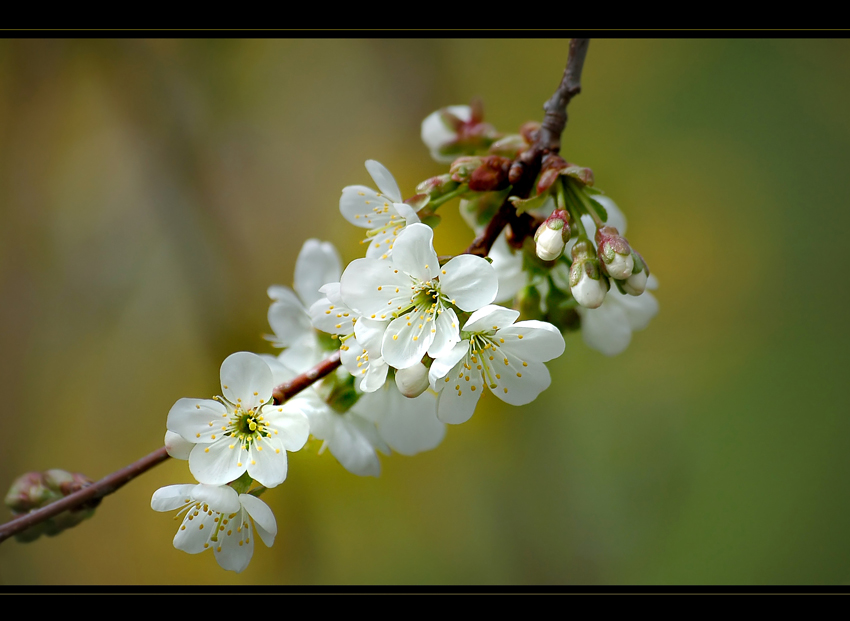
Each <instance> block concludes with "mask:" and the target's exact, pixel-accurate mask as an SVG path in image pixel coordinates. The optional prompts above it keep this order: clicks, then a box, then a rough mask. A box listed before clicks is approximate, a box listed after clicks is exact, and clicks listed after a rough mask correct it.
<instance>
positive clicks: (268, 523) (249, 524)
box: [151, 484, 277, 573]
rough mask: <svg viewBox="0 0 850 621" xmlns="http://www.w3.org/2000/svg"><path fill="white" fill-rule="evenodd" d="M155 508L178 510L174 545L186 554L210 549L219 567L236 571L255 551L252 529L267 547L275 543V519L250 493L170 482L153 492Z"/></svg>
mask: <svg viewBox="0 0 850 621" xmlns="http://www.w3.org/2000/svg"><path fill="white" fill-rule="evenodd" d="M151 508H152V509H153V510H154V511H174V510H175V509H178V510H179V512H178V514H177V516H176V517H175V519H177V518H179V517H180V515H181V514H182V515H183V522H182V523H181V524H180V527H179V528H178V529H177V534H176V535H174V547H175V548H177V549H178V550H183V551H184V552H188V553H189V554H198V553H199V552H203V551H204V550H207V549H209V548H212V550H213V553H214V554H215V560H216V561H218V564H219V565H221V567H222V568H224V569H227V570H230V571H235V572H236V573H239V572H241V571H243V570H244V569H245V568H246V567H248V563H250V562H251V556H252V555H253V553H254V528H256V529H257V534H259V535H260V539H262V540H263V543H264V544H266V546H267V547H271V545H272V544H273V543H274V538H275V535H277V522H276V521H275V519H274V514H273V513H272V510H271V509H269V507H268V505H267V504H266V503H264V502H263V501H262V500H260V499H259V498H257V497H255V496H252V495H251V494H237V493H236V490H234V489H233V488H232V487H228V486H226V485H220V486H214V485H203V484H201V485H169V486H167V487H162V488H160V489H158V490H157V491H155V492H154V493H153V496H152V497H151Z"/></svg>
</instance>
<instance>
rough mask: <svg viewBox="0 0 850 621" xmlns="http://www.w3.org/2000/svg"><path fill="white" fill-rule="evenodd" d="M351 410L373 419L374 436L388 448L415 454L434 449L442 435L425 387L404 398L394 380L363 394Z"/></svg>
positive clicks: (433, 401)
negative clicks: (412, 396) (415, 394)
mask: <svg viewBox="0 0 850 621" xmlns="http://www.w3.org/2000/svg"><path fill="white" fill-rule="evenodd" d="M351 412H352V413H354V414H357V415H358V416H361V417H362V418H364V419H367V420H370V421H373V423H374V424H375V425H377V428H378V435H379V436H380V438H381V440H382V441H384V442H386V443H387V444H388V445H389V446H390V447H391V448H392V450H394V451H395V452H396V453H401V454H402V455H416V454H417V453H421V452H423V451H430V450H431V449H433V448H436V447H437V446H438V445H439V444H440V442H442V441H443V438H444V437H445V435H446V426H445V424H443V423H442V422H441V421H440V420H438V419H437V398H436V395H435V394H434V393H433V392H431V391H430V390H427V391H425V392H423V393H422V394H420V395H419V396H418V397H414V398H410V397H405V396H404V395H402V394H401V392H399V390H398V387H397V386H396V385H395V382H392V381H388V382H386V383H385V384H384V385H383V386H382V387H381V389H380V390H377V391H376V392H371V393H368V394H365V395H363V396H362V397H360V399H359V400H358V401H357V403H355V404H354V406H353V407H352V408H351Z"/></svg>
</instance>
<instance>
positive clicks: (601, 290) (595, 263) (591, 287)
mask: <svg viewBox="0 0 850 621" xmlns="http://www.w3.org/2000/svg"><path fill="white" fill-rule="evenodd" d="M572 255H573V265H572V267H571V268H570V292H571V293H572V294H573V297H574V298H575V300H576V302H578V303H579V304H581V305H582V306H584V307H585V308H599V307H600V306H602V302H603V301H604V300H605V294H606V293H608V281H607V280H606V279H605V276H604V275H603V274H602V273H601V271H600V269H599V259H597V258H596V253H595V252H594V250H593V245H592V244H591V243H590V240H588V239H579V241H577V242H576V244H575V246H573V251H572Z"/></svg>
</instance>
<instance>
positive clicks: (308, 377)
mask: <svg viewBox="0 0 850 621" xmlns="http://www.w3.org/2000/svg"><path fill="white" fill-rule="evenodd" d="M339 365H340V360H339V351H336V352H334V353H333V354H331V355H330V356H328V358H326V359H325V360H323V361H322V362H320V363H319V364H317V365H316V366H315V367H313V368H312V369H310V370H309V371H306V372H305V373H302V374H301V375H298V376H296V377H294V378H293V379H291V380H290V381H288V382H284V383H283V384H281V385H280V386H276V387H275V388H274V390H273V391H272V396H273V397H274V400H275V403H282V402H283V401H286V400H287V399H290V398H291V397H293V396H295V395H296V394H298V393H299V392H301V391H302V390H304V389H305V388H307V386H309V385H310V384H312V383H313V382H316V381H318V380H320V379H322V378H323V377H325V376H326V375H328V374H329V373H331V372H332V371H333V370H334V369H336V368H337V367H338V366H339ZM166 459H168V453H167V452H166V450H165V447H164V446H163V447H162V448H159V449H157V450H155V451H154V452H153V453H151V454H149V455H145V456H144V457H142V458H141V459H139V460H138V461H134V462H133V463H132V464H130V465H129V466H126V467H124V468H122V469H121V470H118V471H116V472H113V473H112V474H109V475H107V476H105V477H103V478H102V479H101V480H100V481H97V482H96V483H92V484H91V485H89V486H87V487H84V488H82V489H81V490H78V491H76V492H73V493H71V494H68V495H67V496H65V497H64V498H62V499H61V500H57V501H56V502H51V503H50V504H49V505H46V506H44V507H41V508H40V509H36V510H35V511H30V512H29V513H27V514H24V515H20V516H18V517H16V518H14V519H12V520H9V521H8V522H6V523H5V524H0V543H2V542H3V541H5V540H6V539H8V538H9V537H11V536H12V535H15V534H17V533H21V532H23V531H25V530H26V529H28V528H30V527H31V526H35V525H36V524H40V523H41V522H44V521H45V520H48V519H50V518H52V517H54V516H56V515H59V514H60V513H62V512H63V511H69V510H70V511H73V510H74V509H78V508H80V507H81V506H82V505H84V504H86V503H89V502H91V501H92V500H98V499H100V498H103V497H104V496H108V495H109V494H111V493H112V492H114V491H116V490H118V489H120V488H121V487H122V486H123V485H125V484H126V483H128V482H129V481H131V480H132V479H134V478H136V477H137V476H139V475H140V474H142V473H144V472H147V471H148V470H150V469H151V468H153V467H154V466H156V465H159V464H161V463H162V462H164V461H165V460H166Z"/></svg>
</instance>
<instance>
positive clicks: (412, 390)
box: [395, 362, 428, 399]
mask: <svg viewBox="0 0 850 621" xmlns="http://www.w3.org/2000/svg"><path fill="white" fill-rule="evenodd" d="M395 385H396V386H398V390H399V392H401V394H403V395H404V396H405V397H408V398H410V399H413V398H415V397H418V396H419V395H421V394H422V393H423V392H425V389H426V388H428V369H427V368H426V367H425V365H424V364H422V363H421V362H417V363H416V364H414V365H413V366H412V367H407V368H406V369H398V370H397V371H396V372H395Z"/></svg>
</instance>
